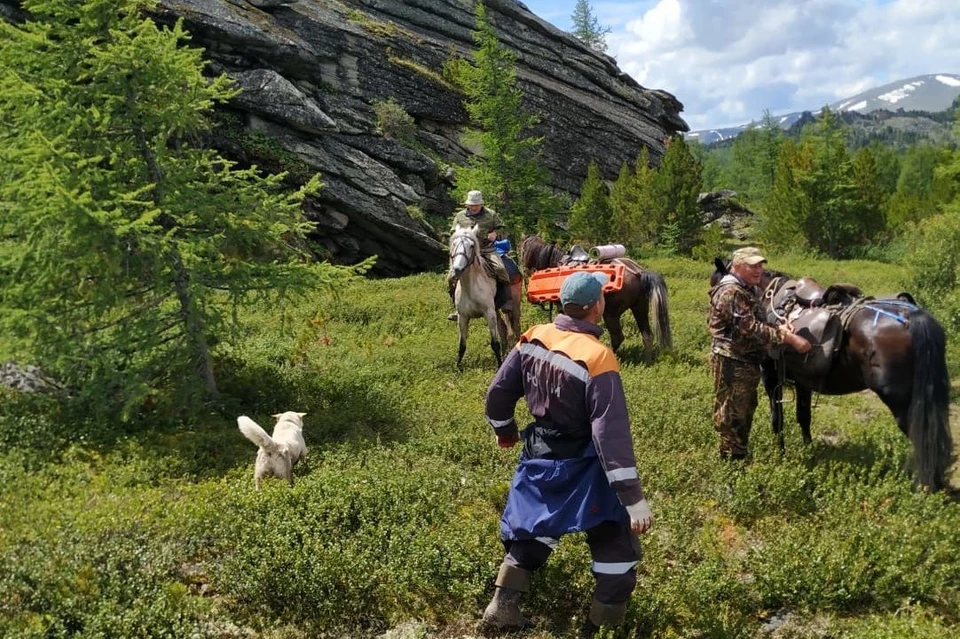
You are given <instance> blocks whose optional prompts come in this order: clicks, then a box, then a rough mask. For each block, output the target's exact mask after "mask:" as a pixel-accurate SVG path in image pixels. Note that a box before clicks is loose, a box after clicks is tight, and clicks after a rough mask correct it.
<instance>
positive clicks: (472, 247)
mask: <svg viewBox="0 0 960 639" xmlns="http://www.w3.org/2000/svg"><path fill="white" fill-rule="evenodd" d="M458 229H463V230H462V231H459V230H458V232H455V233H454V234H453V235H451V236H450V263H451V264H453V261H454V260H455V259H456V258H458V257H460V256H463V257H464V259H466V260H467V264H466V266H465V267H464V270H466V269H467V268H469V267H470V265H471V264H473V261H474V260H475V259H476V258H477V250H476V245H477V237H476V235H475V234H474V232H473V231H470V230H469V229H466V228H464V227H458Z"/></svg>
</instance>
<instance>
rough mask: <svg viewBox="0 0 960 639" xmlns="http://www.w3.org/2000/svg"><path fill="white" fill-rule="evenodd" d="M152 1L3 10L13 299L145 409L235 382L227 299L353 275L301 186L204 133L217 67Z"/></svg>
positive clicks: (59, 359) (66, 359) (36, 335)
mask: <svg viewBox="0 0 960 639" xmlns="http://www.w3.org/2000/svg"><path fill="white" fill-rule="evenodd" d="M143 4H144V3H143V2H141V1H139V0H85V1H82V2H81V1H79V0H25V1H24V3H23V6H24V9H26V10H27V11H28V12H29V14H30V16H31V21H30V22H27V23H25V24H22V25H18V26H14V25H10V24H8V23H4V22H2V21H0V69H2V71H0V111H2V113H3V114H4V115H3V117H4V120H5V123H6V125H5V126H4V127H2V128H0V166H2V167H3V168H2V178H0V208H2V210H3V215H2V216H0V272H2V273H3V274H4V276H3V278H2V282H0V307H2V313H0V315H2V317H3V320H2V321H3V323H4V328H5V330H7V331H8V335H14V336H16V337H19V338H22V340H23V341H24V343H25V344H27V345H28V347H29V350H30V353H31V356H32V357H33V358H35V361H36V362H37V363H39V364H40V365H41V366H43V367H45V368H47V370H48V371H49V372H50V373H51V374H53V375H56V376H57V377H58V378H59V379H61V380H62V381H64V382H66V383H68V384H70V385H71V386H73V387H75V388H79V389H80V390H81V391H87V392H89V393H90V394H91V395H94V396H98V395H99V396H100V397H101V398H113V399H115V400H117V401H124V402H126V404H127V406H128V407H129V406H132V405H134V404H135V403H136V402H137V401H138V399H139V398H141V397H142V396H144V395H145V394H147V393H152V392H154V390H155V389H157V388H162V387H167V386H166V385H175V386H177V387H178V388H179V389H181V390H185V391H190V390H192V389H197V388H199V389H203V391H204V394H205V395H207V396H216V395H217V393H218V388H217V381H216V377H215V373H214V368H215V367H214V351H215V349H216V348H217V344H218V343H224V342H229V341H230V339H231V338H232V337H234V336H236V332H235V331H234V330H233V328H234V327H235V324H234V323H233V322H232V321H231V313H230V310H229V307H228V306H226V305H225V304H224V302H225V301H226V300H233V301H239V300H240V299H242V298H246V297H249V296H250V295H273V294H276V295H278V296H281V297H282V296H283V295H285V294H287V293H289V292H292V291H296V290H303V289H304V288H307V287H312V286H316V285H319V284H322V283H323V282H328V281H330V278H333V277H336V276H338V274H339V271H338V270H336V269H334V268H333V267H327V266H323V267H318V266H316V265H310V264H308V262H309V259H308V255H307V254H306V253H305V251H304V246H303V235H304V232H305V231H306V230H307V226H306V225H305V224H304V222H303V221H302V219H301V215H300V203H301V199H302V198H303V197H304V195H305V194H306V193H308V192H311V191H314V190H316V189H317V188H319V182H317V181H316V179H314V180H313V181H311V183H310V184H308V185H307V187H305V189H303V190H301V191H300V192H298V193H295V194H284V192H283V191H282V190H281V188H280V177H281V176H273V177H261V176H260V175H259V174H258V172H257V171H256V169H255V168H251V169H247V170H239V169H237V168H236V167H235V166H234V164H233V163H231V162H229V161H227V160H225V159H224V158H222V157H220V156H219V155H218V154H217V153H216V152H214V151H211V150H208V149H204V148H202V146H201V145H200V144H199V142H198V141H199V139H200V135H201V134H202V133H203V132H204V130H205V129H207V128H208V127H209V123H208V122H207V120H206V116H207V114H209V112H210V109H211V107H212V105H214V104H215V103H220V102H224V101H225V100H227V99H228V98H230V97H231V96H233V95H234V94H235V91H233V89H231V88H230V83H229V81H228V79H227V78H226V77H225V76H220V77H217V78H215V79H214V80H212V81H210V80H207V79H206V78H205V77H204V76H203V75H202V70H203V67H204V62H203V61H202V59H201V53H200V51H199V50H197V49H195V48H189V47H186V46H181V45H183V44H184V43H185V42H186V41H187V40H188V39H189V36H188V35H187V34H186V33H185V32H184V30H183V27H182V25H181V24H180V23H179V22H178V23H177V24H175V25H174V26H172V27H170V28H166V27H164V28H161V27H158V26H157V25H156V24H155V23H154V22H152V21H151V20H149V19H144V18H142V17H140V14H139V10H140V9H141V8H142V6H143Z"/></svg>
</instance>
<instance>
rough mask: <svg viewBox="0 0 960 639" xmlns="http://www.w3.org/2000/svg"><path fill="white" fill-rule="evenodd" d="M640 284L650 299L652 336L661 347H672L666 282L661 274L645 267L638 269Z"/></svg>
mask: <svg viewBox="0 0 960 639" xmlns="http://www.w3.org/2000/svg"><path fill="white" fill-rule="evenodd" d="M640 285H641V288H642V290H643V292H644V294H646V295H647V297H648V299H649V300H650V304H651V308H652V311H653V323H652V326H651V328H652V329H653V337H654V339H656V340H657V343H658V344H660V348H662V349H670V348H673V335H672V334H671V332H670V314H669V313H668V309H667V283H666V282H665V281H664V279H663V276H662V275H660V274H659V273H655V272H653V271H648V270H647V269H641V271H640Z"/></svg>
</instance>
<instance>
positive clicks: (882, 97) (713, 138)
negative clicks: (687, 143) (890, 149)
mask: <svg viewBox="0 0 960 639" xmlns="http://www.w3.org/2000/svg"><path fill="white" fill-rule="evenodd" d="M957 96H960V75H958V74H954V73H937V74H931V75H918V76H916V77H913V78H907V79H906V80H898V81H896V82H890V83H888V84H884V85H882V86H879V87H875V88H873V89H869V90H867V91H864V92H863V93H858V94H857V95H854V96H852V97H849V98H845V99H843V100H838V101H836V102H834V103H833V104H831V105H829V106H830V108H831V109H833V110H835V111H856V112H857V113H870V112H871V111H876V110H878V109H886V110H888V111H897V110H898V109H903V110H904V111H928V112H931V113H934V112H937V111H944V110H946V109H949V108H950V105H952V104H953V101H954V100H955V99H956V98H957ZM817 110H819V108H817ZM802 113H803V112H802V111H797V112H794V113H786V114H783V115H776V116H774V118H775V119H776V120H777V122H778V123H779V124H780V126H782V127H783V128H785V129H786V128H789V127H790V126H791V125H792V124H793V123H795V122H796V121H797V120H799V119H800V116H801V115H802ZM758 121H759V118H758ZM754 124H755V123H754V122H750V123H747V124H741V125H740V126H736V127H727V128H721V129H704V130H701V131H691V132H690V133H688V134H687V135H686V138H687V139H689V140H697V141H699V142H701V143H702V144H713V143H714V142H719V141H721V140H727V139H729V138H733V137H736V136H737V135H739V134H740V133H741V132H742V131H744V130H746V129H748V128H750V127H751V126H754Z"/></svg>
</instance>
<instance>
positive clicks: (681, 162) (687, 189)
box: [654, 136, 703, 255]
mask: <svg viewBox="0 0 960 639" xmlns="http://www.w3.org/2000/svg"><path fill="white" fill-rule="evenodd" d="M701 186H702V182H701V179H700V163H699V162H697V160H696V158H695V157H694V156H693V154H692V153H690V149H689V147H688V146H687V143H686V142H685V141H684V139H683V136H676V137H673V138H670V140H669V141H668V143H667V151H666V153H664V154H663V159H662V160H661V161H660V169H659V170H658V171H657V174H656V178H654V192H655V194H656V195H655V199H656V201H657V204H658V206H660V207H661V211H663V212H664V214H665V215H666V219H665V220H664V222H663V224H662V225H661V227H660V238H659V243H660V245H661V246H663V247H664V248H666V249H668V250H670V251H675V252H678V253H681V254H683V255H689V254H690V252H691V250H692V249H693V247H694V246H696V244H697V242H698V241H699V239H700V233H701V230H702V228H703V218H702V215H701V213H700V207H699V205H698V204H697V197H698V196H699V195H700V190H701Z"/></svg>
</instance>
